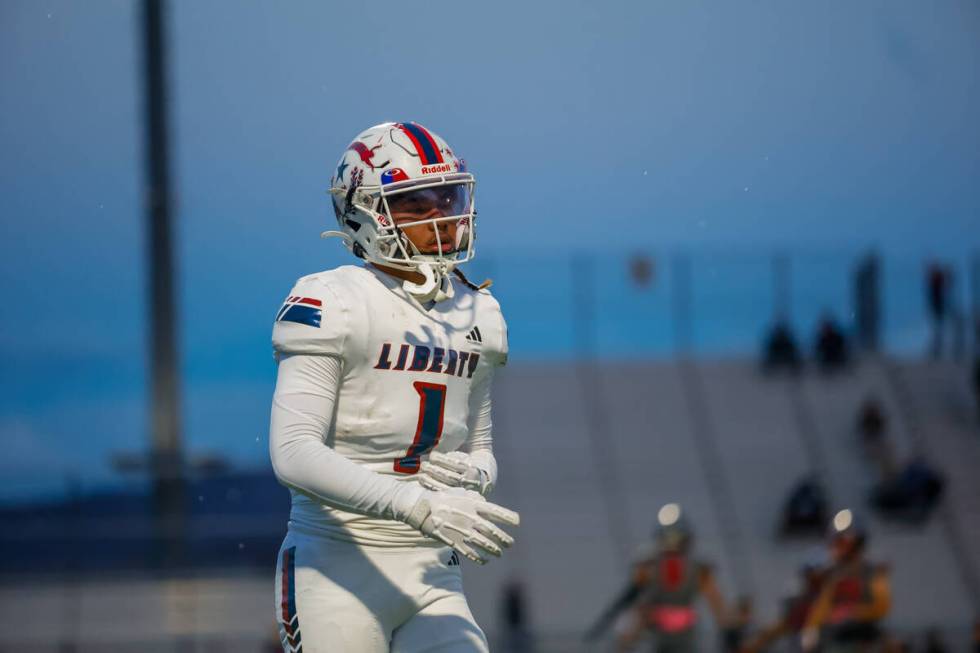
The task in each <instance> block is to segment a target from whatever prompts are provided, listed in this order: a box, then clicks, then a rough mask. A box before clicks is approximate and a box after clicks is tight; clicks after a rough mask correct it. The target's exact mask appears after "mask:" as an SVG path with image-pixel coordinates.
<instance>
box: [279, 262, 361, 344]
mask: <svg viewBox="0 0 980 653" xmlns="http://www.w3.org/2000/svg"><path fill="white" fill-rule="evenodd" d="M332 272H334V271H331V272H321V273H319V274H313V275H309V276H306V277H303V278H301V279H300V280H299V281H297V282H296V285H294V286H293V289H292V290H290V291H289V294H288V295H287V296H286V299H285V300H284V301H283V303H282V306H281V307H280V308H279V311H278V312H277V313H276V321H275V324H274V325H273V327H272V346H273V348H274V349H275V351H276V353H277V354H318V355H333V356H342V355H343V351H344V341H345V340H346V339H347V334H348V333H349V324H350V316H349V309H348V306H347V304H346V303H345V302H344V301H343V299H342V294H343V293H342V292H341V291H340V290H339V288H338V285H339V284H338V283H337V279H334V278H332V277H335V276H337V275H335V274H332Z"/></svg>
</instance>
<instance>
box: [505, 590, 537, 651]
mask: <svg viewBox="0 0 980 653" xmlns="http://www.w3.org/2000/svg"><path fill="white" fill-rule="evenodd" d="M500 605H501V610H502V613H503V614H502V617H503V622H504V651H507V652H509V653H528V652H529V651H531V650H532V643H531V630H530V627H529V624H528V618H527V601H526V600H525V596H524V584H523V583H522V582H521V581H519V580H516V579H513V580H511V581H510V582H508V583H507V584H506V585H504V596H503V600H502V601H501V603H500Z"/></svg>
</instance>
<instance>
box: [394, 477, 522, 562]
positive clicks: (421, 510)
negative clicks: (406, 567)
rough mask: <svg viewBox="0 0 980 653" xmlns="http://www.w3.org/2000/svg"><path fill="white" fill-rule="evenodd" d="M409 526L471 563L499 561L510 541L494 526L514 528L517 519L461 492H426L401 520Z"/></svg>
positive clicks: (472, 495) (502, 531)
mask: <svg viewBox="0 0 980 653" xmlns="http://www.w3.org/2000/svg"><path fill="white" fill-rule="evenodd" d="M405 521H406V523H408V525H409V526H413V527H414V528H417V529H419V530H420V531H422V533H424V534H425V535H427V536H429V537H431V538H434V539H437V540H439V541H440V542H443V543H444V544H447V545H449V546H451V547H453V548H454V549H456V550H457V551H459V552H460V553H462V554H463V555H464V556H466V557H467V558H469V559H470V560H472V561H473V562H476V563H479V564H481V565H482V564H484V563H485V562H486V561H487V560H489V559H490V556H495V557H500V554H501V553H503V549H505V548H507V547H509V546H510V545H511V544H513V543H514V538H512V537H511V536H510V535H508V534H507V533H505V532H504V530H503V529H501V528H500V527H499V526H497V525H496V524H494V523H493V522H497V523H498V524H507V525H509V526H517V525H518V524H520V522H521V518H520V515H518V514H517V513H516V512H514V511H513V510H508V509H507V508H504V507H502V506H498V505H497V504H495V503H490V502H489V501H487V500H486V499H484V498H483V497H482V496H480V495H479V494H478V493H476V492H473V491H472V490H466V489H463V488H449V489H447V490H443V491H441V492H431V491H427V492H426V493H425V494H424V495H423V496H422V498H421V499H419V501H418V503H417V504H416V505H415V508H414V509H413V510H412V512H411V514H410V515H409V516H408V518H407V519H406V520H405Z"/></svg>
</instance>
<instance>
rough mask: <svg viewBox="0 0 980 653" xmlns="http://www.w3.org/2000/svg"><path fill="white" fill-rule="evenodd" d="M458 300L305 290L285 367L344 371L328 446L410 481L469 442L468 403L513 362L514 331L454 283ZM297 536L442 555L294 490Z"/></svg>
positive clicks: (343, 271) (361, 273)
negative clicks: (322, 360) (328, 359)
mask: <svg viewBox="0 0 980 653" xmlns="http://www.w3.org/2000/svg"><path fill="white" fill-rule="evenodd" d="M452 282H453V284H454V289H455V294H454V296H453V297H452V298H451V299H447V300H444V301H441V302H439V303H437V304H435V305H434V306H433V307H432V308H431V309H430V310H425V309H424V308H423V307H422V306H421V305H420V304H419V303H418V302H417V301H416V300H415V298H414V297H412V296H411V295H409V294H408V293H407V292H406V291H405V290H404V289H403V288H402V285H401V284H402V282H401V281H400V280H398V279H394V278H392V277H389V276H388V275H386V274H384V273H382V272H380V271H377V270H375V269H373V268H370V267H360V266H352V265H348V266H342V267H339V268H336V269H334V270H328V271H326V272H319V273H317V274H312V275H309V276H306V277H303V278H301V279H300V280H299V281H297V282H296V285H295V286H294V287H293V289H292V291H290V293H289V297H287V299H286V301H285V303H284V304H283V306H282V308H280V310H279V313H278V314H277V315H276V322H275V326H274V327H273V332H272V343H273V347H274V349H275V351H276V355H277V356H281V355H295V354H301V355H304V354H305V355H316V356H322V355H327V356H336V357H338V358H340V359H341V360H342V361H343V375H342V379H341V383H340V388H339V391H338V395H337V404H336V412H335V419H334V420H333V422H332V425H331V427H330V430H329V432H328V433H325V434H324V442H325V444H326V445H327V446H329V447H332V448H333V449H334V450H335V451H337V452H338V453H340V454H343V455H344V456H346V457H347V458H349V459H350V460H352V461H354V462H356V463H358V464H360V465H363V466H365V467H367V468H369V469H370V470H372V471H374V472H377V473H379V474H389V475H394V476H397V477H400V478H404V479H406V480H412V479H413V477H414V475H415V474H416V473H417V472H418V470H419V465H420V462H421V460H422V458H423V457H424V456H425V455H426V454H427V453H428V452H430V451H432V450H436V451H442V452H448V451H455V450H457V449H459V448H461V447H462V446H463V445H464V444H465V443H466V440H467V436H468V434H469V430H470V426H471V420H470V414H469V412H470V391H471V388H472V387H473V386H474V385H476V384H478V383H480V382H481V381H488V380H489V378H488V375H491V374H492V370H493V368H494V367H495V366H498V365H503V364H504V363H505V362H506V360H507V327H506V324H505V322H504V319H503V316H502V315H501V312H500V305H499V304H498V303H497V300H496V299H494V298H493V296H492V295H490V293H489V292H488V291H487V290H474V289H472V288H470V287H468V286H466V285H465V284H463V283H461V282H459V281H458V280H456V279H453V281H452ZM291 492H292V501H293V507H292V512H291V514H290V522H291V525H296V526H300V527H302V528H304V529H307V530H310V529H312V530H316V531H319V532H323V533H324V534H327V535H329V536H331V537H334V538H337V539H344V540H350V541H354V542H361V543H366V544H377V545H384V546H400V545H418V544H423V543H427V544H433V541H432V540H429V539H428V538H426V537H425V536H423V535H422V534H421V533H419V532H418V531H417V530H415V529H413V528H411V527H410V526H408V525H406V524H403V523H401V522H397V521H392V520H385V519H377V518H372V517H367V516H364V515H359V514H355V513H351V512H347V511H344V510H340V509H337V508H333V507H329V506H326V505H323V504H322V503H319V502H317V501H315V500H314V499H312V498H310V497H308V496H306V495H304V494H301V493H299V492H296V491H294V490H291Z"/></svg>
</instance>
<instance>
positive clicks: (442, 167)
mask: <svg viewBox="0 0 980 653" xmlns="http://www.w3.org/2000/svg"><path fill="white" fill-rule="evenodd" d="M452 169H453V167H452V165H450V164H448V163H440V164H438V165H434V166H422V174H423V175H434V174H435V173H437V172H452Z"/></svg>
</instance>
